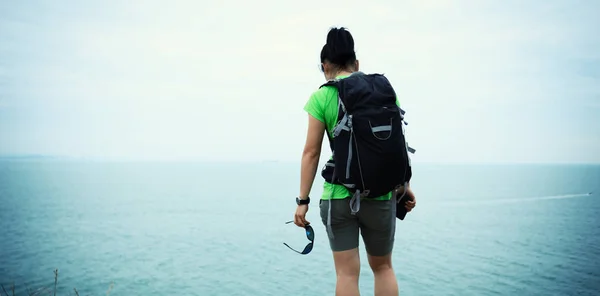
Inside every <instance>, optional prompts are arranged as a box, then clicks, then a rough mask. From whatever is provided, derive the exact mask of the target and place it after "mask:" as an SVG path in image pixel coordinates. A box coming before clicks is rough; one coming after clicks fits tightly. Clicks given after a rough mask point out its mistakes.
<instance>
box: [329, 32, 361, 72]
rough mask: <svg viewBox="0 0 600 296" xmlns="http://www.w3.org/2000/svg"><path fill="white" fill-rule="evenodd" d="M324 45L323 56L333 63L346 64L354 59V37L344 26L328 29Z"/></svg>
mask: <svg viewBox="0 0 600 296" xmlns="http://www.w3.org/2000/svg"><path fill="white" fill-rule="evenodd" d="M325 47H326V50H325V57H324V58H326V59H327V60H329V61H330V62H332V63H334V64H337V65H346V64H348V63H350V62H353V61H354V60H356V54H355V52H354V38H352V35H351V34H350V32H348V31H347V30H346V28H344V27H341V28H331V30H329V33H327V43H326V44H325ZM322 58H323V57H322Z"/></svg>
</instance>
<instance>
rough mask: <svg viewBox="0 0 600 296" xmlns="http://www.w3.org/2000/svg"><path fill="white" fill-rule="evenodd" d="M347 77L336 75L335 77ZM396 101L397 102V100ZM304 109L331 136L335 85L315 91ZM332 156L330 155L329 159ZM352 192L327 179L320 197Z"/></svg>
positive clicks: (385, 197) (386, 197)
mask: <svg viewBox="0 0 600 296" xmlns="http://www.w3.org/2000/svg"><path fill="white" fill-rule="evenodd" d="M346 77H348V76H347V75H346V76H338V77H336V79H343V78H346ZM397 103H398V102H397ZM304 111H306V112H308V114H310V115H311V116H312V117H314V118H316V119H317V120H319V121H321V122H323V123H324V124H325V127H326V129H327V132H328V133H329V135H331V137H332V138H333V128H334V127H335V124H336V122H337V118H338V111H339V106H338V91H337V89H336V88H335V87H331V86H326V87H322V88H320V89H318V90H317V91H315V92H314V93H313V94H312V95H311V96H310V98H309V99H308V102H307V103H306V105H305V106H304ZM332 157H333V156H331V157H330V159H331V158H332ZM351 195H352V193H350V191H349V190H348V189H347V188H346V187H344V186H343V185H338V184H331V183H329V182H327V181H325V182H323V195H322V196H321V199H325V200H328V199H329V198H330V197H331V199H343V198H346V197H349V196H351ZM391 197H392V192H390V193H388V194H385V195H382V196H379V197H376V198H373V199H375V200H389V199H390V198H391Z"/></svg>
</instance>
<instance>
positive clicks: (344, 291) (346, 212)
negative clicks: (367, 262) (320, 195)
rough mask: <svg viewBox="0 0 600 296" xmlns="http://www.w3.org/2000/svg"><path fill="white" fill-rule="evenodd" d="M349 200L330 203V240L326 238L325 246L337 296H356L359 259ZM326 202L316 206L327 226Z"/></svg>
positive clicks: (354, 221)
mask: <svg viewBox="0 0 600 296" xmlns="http://www.w3.org/2000/svg"><path fill="white" fill-rule="evenodd" d="M348 202H349V199H336V200H332V201H331V206H332V208H331V228H332V230H333V237H329V246H330V247H331V250H332V251H333V261H334V264H335V273H336V279H337V280H336V285H335V295H337V296H358V295H360V293H359V291H358V276H359V274H360V258H359V253H358V236H359V234H358V219H357V218H356V216H354V215H351V214H350V206H349V204H348ZM328 209H329V201H327V200H323V201H321V205H320V213H321V220H322V221H323V224H324V225H325V227H327V213H328Z"/></svg>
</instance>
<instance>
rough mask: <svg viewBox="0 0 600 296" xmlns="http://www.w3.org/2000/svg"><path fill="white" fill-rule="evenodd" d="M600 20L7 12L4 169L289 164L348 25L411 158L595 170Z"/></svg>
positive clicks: (160, 9)
mask: <svg viewBox="0 0 600 296" xmlns="http://www.w3.org/2000/svg"><path fill="white" fill-rule="evenodd" d="M291 3H294V4H291ZM599 11H600V1H593V0H590V1H575V0H564V1H553V0H536V1H524V0H510V1H485V0H472V1H450V0H447V1H444V0H435V1H434V0H427V1H425V0H411V1H403V0H399V1H373V2H368V1H343V2H339V1H333V2H332V1H293V2H292V1H280V0H279V1H277V0H269V1H260V0H259V1H256V0H254V1H241V0H236V1H195V0H189V1H151V0H122V1H114V0H104V1H80V0H67V1H58V0H48V1H9V0H0V154H30V153H35V154H52V155H64V156H78V157H98V158H131V159H184V160H186V159H189V160H207V159H208V160H233V161H236V160H281V161H298V160H299V158H300V155H301V151H302V146H303V144H304V140H305V132H306V125H307V115H306V113H305V112H304V111H303V109H302V108H303V106H304V104H305V103H306V100H307V99H308V97H309V96H310V94H311V93H312V92H313V91H314V90H316V89H317V88H318V86H319V85H320V84H321V83H323V82H324V78H323V76H322V74H321V73H320V72H319V71H318V69H317V66H318V64H319V52H320V50H321V47H322V45H323V44H324V43H325V38H326V34H327V31H328V30H329V28H330V27H331V26H346V27H348V29H349V30H350V32H351V33H352V34H353V35H354V38H355V42H356V50H357V56H358V58H359V60H360V62H361V70H363V71H365V72H383V73H385V74H386V75H387V76H388V77H389V78H390V80H391V81H392V83H393V85H394V86H395V87H396V90H397V92H398V95H399V97H400V102H401V104H402V105H403V107H404V108H405V109H406V111H407V121H408V122H409V125H408V126H407V136H408V139H409V143H410V145H411V146H413V147H415V148H416V149H417V154H416V155H415V156H414V160H415V161H428V162H429V161H431V162H439V161H442V162H464V161H468V162H498V161H500V162H522V161H526V162H600V18H599V17H598V12H599ZM326 147H327V146H326V144H325V145H324V148H326ZM323 156H329V151H325V150H324V152H323Z"/></svg>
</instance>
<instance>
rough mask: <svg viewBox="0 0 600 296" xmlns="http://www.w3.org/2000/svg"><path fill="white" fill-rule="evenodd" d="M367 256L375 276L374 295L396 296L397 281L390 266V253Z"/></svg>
mask: <svg viewBox="0 0 600 296" xmlns="http://www.w3.org/2000/svg"><path fill="white" fill-rule="evenodd" d="M367 256H368V257H369V265H370V266H371V270H373V275H374V276H375V296H398V281H397V280H396V274H395V273H394V269H393V267H392V253H389V254H387V255H384V256H373V255H367Z"/></svg>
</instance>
